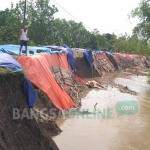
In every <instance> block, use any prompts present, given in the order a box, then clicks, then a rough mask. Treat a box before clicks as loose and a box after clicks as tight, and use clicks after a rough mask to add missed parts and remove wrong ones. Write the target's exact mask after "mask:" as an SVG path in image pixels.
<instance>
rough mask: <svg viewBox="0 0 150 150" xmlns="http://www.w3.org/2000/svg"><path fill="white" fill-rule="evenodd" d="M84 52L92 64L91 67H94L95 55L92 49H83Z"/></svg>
mask: <svg viewBox="0 0 150 150" xmlns="http://www.w3.org/2000/svg"><path fill="white" fill-rule="evenodd" d="M83 54H84V56H85V58H86V60H87V61H88V63H89V64H90V67H91V68H92V66H93V62H94V59H93V56H92V51H90V50H85V51H83Z"/></svg>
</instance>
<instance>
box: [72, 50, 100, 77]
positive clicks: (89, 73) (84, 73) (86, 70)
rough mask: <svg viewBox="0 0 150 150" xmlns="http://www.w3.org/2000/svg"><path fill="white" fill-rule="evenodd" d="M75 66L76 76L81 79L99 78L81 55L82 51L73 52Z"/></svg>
mask: <svg viewBox="0 0 150 150" xmlns="http://www.w3.org/2000/svg"><path fill="white" fill-rule="evenodd" d="M73 56H74V58H75V64H76V70H77V71H76V74H77V75H78V76H80V77H82V78H93V77H99V76H100V75H99V73H98V72H97V70H96V69H95V68H94V66H93V68H91V67H90V66H89V64H88V62H87V60H86V58H85V57H84V55H83V52H82V51H73Z"/></svg>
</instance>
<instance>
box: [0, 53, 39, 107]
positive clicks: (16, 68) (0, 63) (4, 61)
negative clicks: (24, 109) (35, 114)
mask: <svg viewBox="0 0 150 150" xmlns="http://www.w3.org/2000/svg"><path fill="white" fill-rule="evenodd" d="M0 67H3V68H7V69H9V70H12V71H13V72H20V71H23V69H22V66H21V65H20V64H19V63H18V62H17V61H16V60H15V59H14V58H13V57H12V56H10V55H9V54H6V53H0ZM23 87H24V90H25V93H26V96H27V101H28V105H29V107H30V108H33V105H34V103H35V101H36V99H37V94H36V93H35V91H34V89H33V87H32V85H31V83H30V82H29V80H28V79H27V78H24V85H23Z"/></svg>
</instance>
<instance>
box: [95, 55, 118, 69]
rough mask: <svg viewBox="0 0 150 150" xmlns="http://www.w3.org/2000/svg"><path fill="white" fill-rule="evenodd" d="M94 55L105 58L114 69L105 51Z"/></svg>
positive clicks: (97, 57)
mask: <svg viewBox="0 0 150 150" xmlns="http://www.w3.org/2000/svg"><path fill="white" fill-rule="evenodd" d="M94 56H95V58H96V59H99V58H105V59H106V61H107V62H108V63H109V64H110V65H111V66H112V68H113V70H115V67H114V65H113V64H112V63H111V62H110V60H109V58H108V57H107V56H106V54H105V53H103V54H94Z"/></svg>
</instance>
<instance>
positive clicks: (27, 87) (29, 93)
mask: <svg viewBox="0 0 150 150" xmlns="http://www.w3.org/2000/svg"><path fill="white" fill-rule="evenodd" d="M24 91H25V93H26V97H27V101H28V106H29V107H30V108H33V106H34V103H35V101H36V100H37V98H38V97H37V94H36V93H35V91H34V88H33V87H32V85H31V83H30V81H29V80H28V79H27V78H24Z"/></svg>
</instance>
